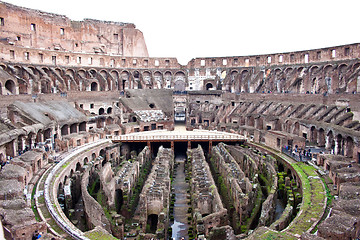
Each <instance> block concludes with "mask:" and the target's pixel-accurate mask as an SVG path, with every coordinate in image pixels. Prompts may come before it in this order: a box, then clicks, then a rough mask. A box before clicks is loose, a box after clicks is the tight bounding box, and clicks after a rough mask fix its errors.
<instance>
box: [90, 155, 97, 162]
mask: <svg viewBox="0 0 360 240" xmlns="http://www.w3.org/2000/svg"><path fill="white" fill-rule="evenodd" d="M91 159H92V160H93V161H94V160H95V159H96V154H95V153H93V154H91Z"/></svg>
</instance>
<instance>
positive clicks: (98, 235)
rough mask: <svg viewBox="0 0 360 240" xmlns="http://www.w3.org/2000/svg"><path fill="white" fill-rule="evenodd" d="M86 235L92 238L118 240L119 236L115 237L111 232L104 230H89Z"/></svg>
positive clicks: (96, 239) (95, 239)
mask: <svg viewBox="0 0 360 240" xmlns="http://www.w3.org/2000/svg"><path fill="white" fill-rule="evenodd" d="M85 237H87V238H89V239H91V240H117V238H115V237H113V236H112V235H111V234H109V233H105V232H102V231H90V232H87V233H85Z"/></svg>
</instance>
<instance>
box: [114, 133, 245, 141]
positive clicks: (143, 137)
mask: <svg viewBox="0 0 360 240" xmlns="http://www.w3.org/2000/svg"><path fill="white" fill-rule="evenodd" d="M214 139H215V140H222V139H223V140H228V139H231V140H243V139H244V137H243V136H240V135H237V134H231V133H226V134H221V133H219V132H217V133H216V134H206V135H205V134H195V135H194V134H176V135H171V134H162V135H120V136H114V137H113V138H112V140H114V141H150V140H214Z"/></svg>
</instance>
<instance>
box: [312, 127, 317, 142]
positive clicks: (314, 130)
mask: <svg viewBox="0 0 360 240" xmlns="http://www.w3.org/2000/svg"><path fill="white" fill-rule="evenodd" d="M310 142H311V143H314V144H317V130H316V128H315V127H314V126H312V127H311V128H310Z"/></svg>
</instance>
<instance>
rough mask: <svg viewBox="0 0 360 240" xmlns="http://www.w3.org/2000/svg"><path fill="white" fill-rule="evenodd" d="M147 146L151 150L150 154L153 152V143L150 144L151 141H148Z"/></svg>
mask: <svg viewBox="0 0 360 240" xmlns="http://www.w3.org/2000/svg"><path fill="white" fill-rule="evenodd" d="M147 146H148V148H149V150H150V152H152V149H151V142H150V141H147Z"/></svg>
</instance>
